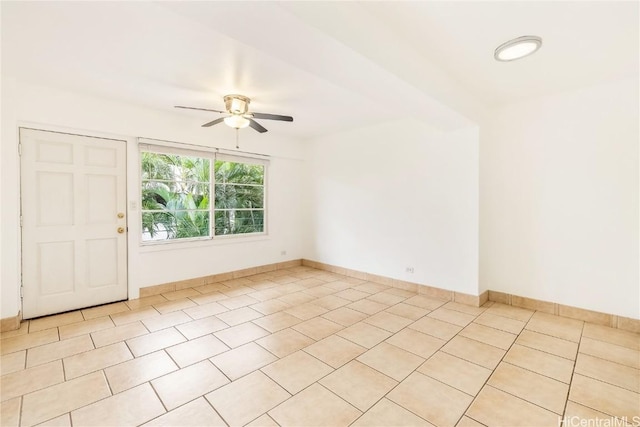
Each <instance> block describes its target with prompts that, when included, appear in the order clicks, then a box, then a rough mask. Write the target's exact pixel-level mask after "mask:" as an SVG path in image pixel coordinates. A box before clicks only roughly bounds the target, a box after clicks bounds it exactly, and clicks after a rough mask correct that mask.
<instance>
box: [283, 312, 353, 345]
mask: <svg viewBox="0 0 640 427" xmlns="http://www.w3.org/2000/svg"><path fill="white" fill-rule="evenodd" d="M293 329H295V330H296V331H298V332H300V333H301V334H304V335H306V336H308V337H309V338H312V339H314V340H316V341H317V340H321V339H323V338H326V337H328V336H329V335H331V334H334V333H336V332H338V331H340V330H342V329H343V326H342V325H339V324H337V323H335V322H332V321H330V320H327V319H325V318H323V317H314V318H313V319H309V320H307V321H304V322H302V323H298V324H297V325H295V326H294V327H293Z"/></svg>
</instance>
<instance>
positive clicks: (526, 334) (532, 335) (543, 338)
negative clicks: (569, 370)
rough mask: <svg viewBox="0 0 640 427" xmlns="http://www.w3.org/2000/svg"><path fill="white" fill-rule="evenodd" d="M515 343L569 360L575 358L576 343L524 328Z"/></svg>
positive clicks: (576, 352) (576, 351)
mask: <svg viewBox="0 0 640 427" xmlns="http://www.w3.org/2000/svg"><path fill="white" fill-rule="evenodd" d="M516 344H520V345H524V346H527V347H530V348H535V349H536V350H540V351H544V352H546V353H550V354H554V355H556V356H560V357H564V358H565V359H569V360H576V355H577V354H578V343H575V342H572V341H567V340H563V339H561V338H555V337H552V336H550V335H545V334H540V333H538V332H532V331H528V330H526V329H525V330H524V331H522V333H521V334H520V335H518V339H516Z"/></svg>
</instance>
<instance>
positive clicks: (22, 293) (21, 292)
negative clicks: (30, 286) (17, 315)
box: [20, 286, 24, 298]
mask: <svg viewBox="0 0 640 427" xmlns="http://www.w3.org/2000/svg"><path fill="white" fill-rule="evenodd" d="M20 298H24V286H20Z"/></svg>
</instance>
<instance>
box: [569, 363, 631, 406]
mask: <svg viewBox="0 0 640 427" xmlns="http://www.w3.org/2000/svg"><path fill="white" fill-rule="evenodd" d="M575 372H576V373H577V374H581V375H584V376H585V377H590V378H593V379H596V380H599V381H602V382H605V383H609V384H612V385H615V386H618V387H622V388H625V389H627V390H629V391H633V392H635V393H640V370H638V369H635V368H631V367H629V366H625V365H621V364H619V363H614V362H609V361H608V360H604V359H600V358H597V357H593V356H589V355H588V354H582V353H580V354H578V359H577V360H576V367H575ZM638 411H639V413H640V402H638Z"/></svg>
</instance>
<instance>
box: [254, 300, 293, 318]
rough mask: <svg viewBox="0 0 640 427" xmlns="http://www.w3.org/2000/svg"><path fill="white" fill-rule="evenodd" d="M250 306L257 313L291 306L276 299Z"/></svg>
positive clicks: (270, 311) (277, 310)
mask: <svg viewBox="0 0 640 427" xmlns="http://www.w3.org/2000/svg"><path fill="white" fill-rule="evenodd" d="M250 307H251V308H252V309H254V310H255V311H257V312H259V313H262V314H264V315H268V314H273V313H277V312H279V311H282V310H286V309H287V308H289V307H291V305H289V304H287V303H286V302H283V301H280V300H277V299H272V300H269V301H262V302H259V303H257V304H253V305H251V306H250Z"/></svg>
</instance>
